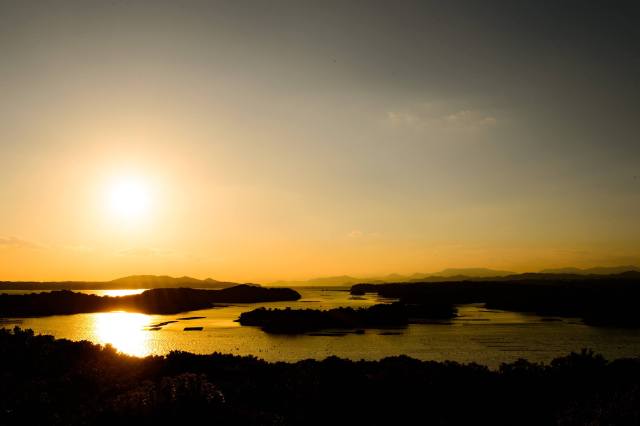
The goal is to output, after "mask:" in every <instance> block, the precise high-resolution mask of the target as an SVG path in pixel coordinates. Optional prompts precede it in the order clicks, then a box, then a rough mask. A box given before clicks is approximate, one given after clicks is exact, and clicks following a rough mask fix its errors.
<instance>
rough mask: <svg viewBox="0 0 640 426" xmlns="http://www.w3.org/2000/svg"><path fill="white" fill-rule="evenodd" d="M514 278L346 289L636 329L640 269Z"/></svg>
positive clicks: (412, 300) (639, 318)
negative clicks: (471, 304) (603, 273)
mask: <svg viewBox="0 0 640 426" xmlns="http://www.w3.org/2000/svg"><path fill="white" fill-rule="evenodd" d="M539 275H540V274H531V277H530V278H528V279H520V280H517V281H483V282H477V281H474V282H471V281H458V282H447V283H411V284H407V283H398V284H357V285H354V286H353V287H351V293H352V294H354V295H362V294H364V293H370V292H374V293H377V294H378V295H380V296H381V297H388V298H395V299H399V300H400V301H402V302H404V303H425V302H429V303H439V304H447V303H449V304H465V303H485V304H486V306H487V308H490V309H502V310H508V311H516V312H532V313H536V314H538V315H542V316H561V317H576V318H582V320H583V321H584V322H585V323H587V324H590V325H597V326H616V327H640V315H638V308H637V307H638V303H640V273H638V272H625V273H622V274H617V275H609V276H597V277H596V278H593V277H587V278H585V277H576V276H568V277H565V278H558V277H555V278H553V279H549V278H548V277H544V278H543V277H540V276H539Z"/></svg>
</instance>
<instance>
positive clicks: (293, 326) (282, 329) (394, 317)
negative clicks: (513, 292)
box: [238, 303, 456, 334]
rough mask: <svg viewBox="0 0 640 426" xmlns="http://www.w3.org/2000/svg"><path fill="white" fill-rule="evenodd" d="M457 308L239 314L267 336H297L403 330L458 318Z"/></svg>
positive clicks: (262, 310) (399, 307)
mask: <svg viewBox="0 0 640 426" xmlns="http://www.w3.org/2000/svg"><path fill="white" fill-rule="evenodd" d="M455 316H456V308H455V307H453V306H452V305H450V304H439V305H436V304H429V305H427V304H422V305H406V304H403V303H392V304H387V305H382V304H380V305H374V306H370V307H368V308H358V309H354V308H335V309H329V310H324V311H323V310H318V309H290V308H286V309H266V308H258V309H254V310H252V311H249V312H243V313H242V314H240V318H239V319H238V322H239V323H240V324H242V325H251V326H259V327H260V328H261V329H262V330H263V331H265V332H267V333H280V334H298V333H306V332H310V331H318V330H327V329H365V328H387V327H403V326H406V325H407V324H410V323H412V322H423V321H424V320H448V319H452V318H455Z"/></svg>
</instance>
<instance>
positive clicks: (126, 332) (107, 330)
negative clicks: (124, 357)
mask: <svg viewBox="0 0 640 426" xmlns="http://www.w3.org/2000/svg"><path fill="white" fill-rule="evenodd" d="M150 319H151V317H150V316H149V315H145V314H138V313H131V312H123V311H117V312H101V313H96V314H94V315H93V320H94V323H93V330H94V333H95V341H97V342H98V343H101V344H107V343H109V344H111V345H112V346H113V347H114V348H116V349H117V350H118V351H120V352H123V353H125V354H128V355H136V356H145V355H148V354H149V353H150V352H151V347H150V337H151V336H150V333H149V332H148V331H145V330H144V329H143V328H144V327H145V326H147V325H149V322H150Z"/></svg>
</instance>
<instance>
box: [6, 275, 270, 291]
mask: <svg viewBox="0 0 640 426" xmlns="http://www.w3.org/2000/svg"><path fill="white" fill-rule="evenodd" d="M234 285H238V283H233V282H228V281H216V280H214V279H211V278H206V279H204V280H199V279H197V278H191V277H186V276H185V277H177V278H175V277H170V276H167V275H131V276H127V277H122V278H117V279H115V280H111V281H0V291H2V290H118V289H135V288H148V289H152V288H175V287H190V288H203V289H221V288H226V287H231V286H234ZM252 285H257V284H252Z"/></svg>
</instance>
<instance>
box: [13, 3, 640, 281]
mask: <svg viewBox="0 0 640 426" xmlns="http://www.w3.org/2000/svg"><path fill="white" fill-rule="evenodd" d="M639 22H640V3H638V2H637V1H634V2H632V1H629V2H626V1H609V2H606V1H602V2H589V1H557V0H554V1H543V0H536V1H514V0H510V1H502V2H497V1H496V2H479V1H475V0H474V1H446V2H445V1H421V2H408V1H385V2H381V1H351V2H346V1H343V2H330V1H322V2H319V1H318V2H303V1H268V2H267V1H253V2H247V1H238V0H235V1H228V2H215V1H208V2H187V1H181V2H162V1H153V2H144V1H103V2H93V1H86V0H84V1H77V2H63V1H56V2H45V1H43V2H39V1H38V2H36V1H33V2H31V1H8V0H7V1H2V2H0V55H1V56H0V88H1V91H0V93H1V96H0V279H7V280H8V279H22V280H27V279H36V280H49V279H55V280H60V279H111V278H115V277H118V276H121V275H127V274H140V273H149V274H170V275H191V276H195V277H200V278H203V277H208V276H210V277H214V278H217V279H228V280H237V281H262V282H266V281H270V280H278V279H304V278H309V277H313V276H320V275H333V274H352V275H360V276H367V275H369V276H371V275H377V274H386V273H391V272H398V273H410V272H428V271H434V270H438V269H442V268H446V267H491V268H500V269H508V270H514V271H525V270H537V269H540V268H547V267H560V266H567V265H572V266H579V267H588V266H594V265H615V264H628V263H636V264H637V263H639V262H640V226H639V219H638V218H640V139H639V137H638V135H639V130H640V129H639V127H640V24H639ZM123 179H124V180H127V179H128V180H135V181H137V182H143V185H144V186H145V188H146V189H145V191H146V196H148V198H149V206H150V208H149V209H148V211H147V212H145V213H144V214H143V215H141V216H139V217H136V218H135V220H129V219H123V218H122V217H119V216H117V215H116V214H114V212H113V209H111V208H110V207H109V197H110V195H109V194H110V191H111V189H112V188H113V186H114V185H115V184H114V182H118V181H119V180H123Z"/></svg>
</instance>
